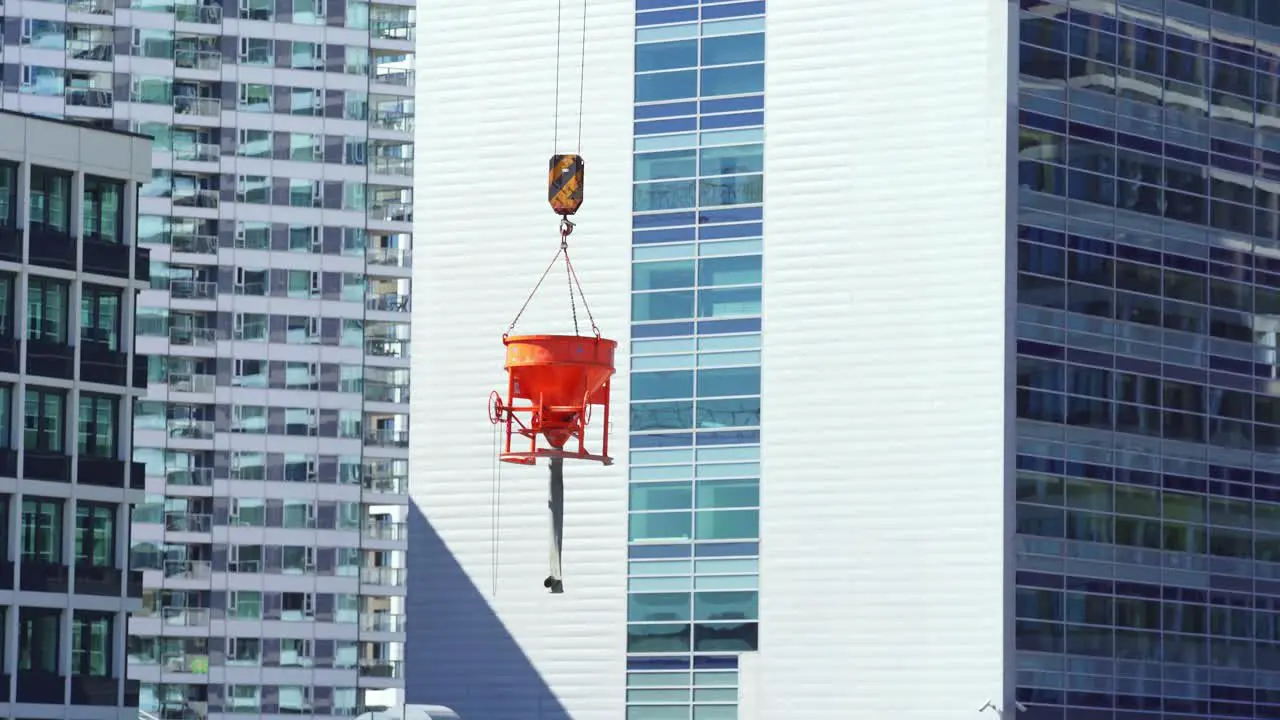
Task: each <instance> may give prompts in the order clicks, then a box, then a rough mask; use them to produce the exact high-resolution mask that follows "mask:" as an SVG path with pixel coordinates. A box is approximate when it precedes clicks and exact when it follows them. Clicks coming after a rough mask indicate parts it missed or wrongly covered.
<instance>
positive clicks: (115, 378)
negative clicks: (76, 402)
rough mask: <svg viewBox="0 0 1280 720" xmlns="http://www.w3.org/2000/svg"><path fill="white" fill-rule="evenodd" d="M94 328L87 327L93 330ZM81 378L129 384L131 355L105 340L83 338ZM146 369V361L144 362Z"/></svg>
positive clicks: (86, 380) (110, 383) (107, 382)
mask: <svg viewBox="0 0 1280 720" xmlns="http://www.w3.org/2000/svg"><path fill="white" fill-rule="evenodd" d="M92 329H93V328H86V331H87V330H92ZM81 340H82V342H81V343H80V379H81V380H84V381H85V382H94V383H102V384H104V385H120V386H125V385H128V368H129V355H128V354H127V353H122V352H120V351H118V350H112V349H111V346H110V345H108V344H107V343H105V342H96V341H95V340H94V338H92V337H84V338H81ZM142 367H143V369H144V370H145V368H146V363H145V362H144V363H142Z"/></svg>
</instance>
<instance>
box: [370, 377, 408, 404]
mask: <svg viewBox="0 0 1280 720" xmlns="http://www.w3.org/2000/svg"><path fill="white" fill-rule="evenodd" d="M364 399H365V400H368V401H369V402H385V403H398V404H406V403H408V402H409V385H408V384H407V383H387V382H378V381H377V380H365V381H364Z"/></svg>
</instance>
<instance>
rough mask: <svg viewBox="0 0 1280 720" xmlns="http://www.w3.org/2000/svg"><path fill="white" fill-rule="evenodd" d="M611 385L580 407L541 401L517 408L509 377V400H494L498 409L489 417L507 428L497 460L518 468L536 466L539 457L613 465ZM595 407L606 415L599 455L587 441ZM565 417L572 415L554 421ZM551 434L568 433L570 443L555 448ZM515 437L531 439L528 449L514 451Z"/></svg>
mask: <svg viewBox="0 0 1280 720" xmlns="http://www.w3.org/2000/svg"><path fill="white" fill-rule="evenodd" d="M611 385H612V381H611V380H609V381H606V382H605V384H604V385H602V386H601V387H600V388H599V389H598V390H596V391H595V392H593V393H591V395H590V396H589V397H586V398H583V402H582V405H580V406H570V405H565V406H554V405H552V406H544V405H543V404H542V403H541V401H539V402H538V403H530V404H528V405H517V404H516V403H515V400H514V397H515V379H514V378H513V377H511V376H510V375H508V377H507V394H506V397H505V398H502V397H498V398H496V399H495V405H496V406H495V407H494V408H493V409H492V412H491V418H490V419H491V420H493V421H494V422H495V423H501V424H502V425H504V429H503V435H504V438H503V443H502V452H501V453H499V455H498V459H500V460H502V461H503V462H508V463H513V464H516V465H534V464H536V463H537V461H538V458H556V457H558V458H566V459H570V460H590V461H593V462H598V463H603V464H605V465H612V464H613V458H611V457H609V410H610V402H609V399H610V389H611ZM593 407H599V408H600V411H601V412H602V413H603V414H604V420H603V421H602V422H601V424H600V430H601V433H602V437H601V444H600V452H598V453H595V452H591V451H590V450H588V449H587V440H586V431H587V425H588V424H589V422H588V421H589V420H590V416H591V413H592V412H593V409H592V408H593ZM525 415H527V416H528V418H527V420H526V419H523V418H522V416H525ZM549 415H550V416H551V417H550V418H548V416H549ZM566 415H567V416H569V417H568V419H566V420H559V419H555V416H566ZM549 432H550V433H563V434H567V436H568V441H567V442H566V443H565V444H564V445H563V446H561V447H555V446H553V445H552V444H551V442H550V441H549V440H547V433H549ZM516 436H522V437H526V438H528V439H529V449H528V450H516V449H513V448H512V439H513V438H514V437H516ZM539 437H542V438H543V441H542V444H541V445H540V443H539V440H538V438H539ZM575 441H576V443H575ZM574 444H576V445H577V448H576V449H574V450H568V449H565V448H566V447H567V446H571V445H574Z"/></svg>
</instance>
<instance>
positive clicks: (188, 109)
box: [173, 95, 222, 117]
mask: <svg viewBox="0 0 1280 720" xmlns="http://www.w3.org/2000/svg"><path fill="white" fill-rule="evenodd" d="M173 111H174V113H176V114H178V115H200V116H203V117H217V116H218V115H221V114H222V101H221V100H218V99H217V98H201V97H191V96H189V95H178V96H175V97H174V98H173Z"/></svg>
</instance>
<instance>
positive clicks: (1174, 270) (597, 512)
mask: <svg viewBox="0 0 1280 720" xmlns="http://www.w3.org/2000/svg"><path fill="white" fill-rule="evenodd" d="M548 5H549V3H546V2H534V1H532V0H527V1H525V2H517V1H516V0H512V1H511V2H509V3H507V4H506V7H504V12H503V14H502V15H500V16H498V15H492V14H489V15H483V14H481V13H479V12H477V11H476V10H475V9H474V7H473V4H472V3H465V2H436V3H431V4H430V5H429V6H427V7H426V8H425V9H424V17H423V18H422V25H421V33H422V35H423V38H422V42H423V43H424V46H430V47H432V48H433V49H434V51H435V53H436V54H437V57H439V58H446V57H455V58H463V57H465V58H468V60H467V62H466V65H465V67H463V68H461V69H460V68H459V67H458V66H456V65H450V64H447V63H443V62H434V61H426V62H424V63H423V65H422V66H421V67H420V68H419V76H420V78H419V81H420V83H421V85H420V87H421V88H422V89H423V92H424V93H425V94H426V95H427V96H429V97H431V98H432V104H433V107H435V108H437V109H438V112H436V113H433V117H432V122H431V127H430V128H425V127H424V128H420V131H421V134H420V136H419V138H418V142H419V147H420V148H421V149H422V150H423V152H424V153H428V154H429V155H430V156H431V157H433V158H434V157H446V156H447V157H450V158H451V159H452V156H450V155H446V154H444V153H441V152H439V150H441V149H443V145H444V144H445V143H454V142H457V141H462V142H464V144H465V148H463V149H462V150H461V152H460V153H459V154H460V155H461V156H462V157H465V158H466V164H465V170H462V171H459V172H456V173H455V172H446V171H443V169H442V170H441V171H440V172H435V171H434V170H433V169H431V168H428V172H424V173H423V176H422V179H421V181H420V182H419V185H418V187H417V191H418V202H419V204H420V207H419V208H418V217H420V218H423V217H431V218H432V226H431V227H432V231H433V232H434V233H435V234H436V237H437V238H439V242H433V244H432V246H431V248H430V249H429V251H427V252H426V253H425V255H424V254H422V253H420V254H419V256H418V260H419V262H418V263H417V265H416V269H415V272H416V278H415V279H416V280H417V283H416V287H417V289H418V291H419V293H420V298H419V300H420V302H419V304H418V310H419V311H420V315H419V317H418V318H416V323H415V327H416V329H417V330H418V331H419V332H420V333H422V336H423V337H425V338H430V339H431V341H432V344H431V346H429V347H425V348H421V350H422V352H419V353H418V354H417V355H416V356H415V360H414V362H415V365H414V367H415V372H416V373H417V374H418V376H419V377H431V378H433V382H432V384H431V386H430V388H429V389H427V390H423V391H421V392H419V393H418V394H417V396H416V400H417V401H418V402H420V403H421V405H420V408H421V410H422V413H421V414H420V415H419V414H415V416H414V430H413V431H414V438H413V440H414V442H413V448H414V449H413V451H412V452H414V453H420V454H414V456H413V460H412V467H413V479H412V482H411V490H410V494H411V497H412V500H413V509H412V510H411V516H412V520H411V528H410V536H411V538H412V546H413V550H412V552H411V553H410V560H411V565H412V566H411V570H412V572H411V578H412V580H411V589H410V593H409V604H410V608H412V609H411V610H410V612H411V614H412V616H413V618H414V620H413V623H412V625H411V628H412V632H411V633H410V637H409V645H408V657H409V668H410V672H411V673H412V674H413V675H414V676H415V678H422V682H421V683H414V684H413V686H412V687H411V688H410V690H409V700H410V701H411V702H427V701H431V702H441V703H445V704H448V705H449V706H450V707H452V708H453V709H455V710H457V711H458V712H459V714H461V715H462V716H463V717H471V716H475V717H484V718H486V719H491V720H507V719H508V718H511V719H515V718H543V719H544V720H550V719H553V718H554V719H556V720H559V719H561V718H567V717H572V718H575V720H587V719H591V720H595V719H599V720H606V719H612V718H622V717H625V718H628V720H725V719H731V718H740V719H742V720H750V719H754V718H759V719H761V720H775V719H781V718H812V719H814V720H818V719H827V718H830V719H832V720H836V719H839V720H846V719H847V718H853V717H893V718H909V719H912V720H916V719H919V720H926V719H928V720H932V719H935V718H953V717H990V718H996V717H997V716H1000V717H1003V718H1005V720H1009V719H1010V718H1014V717H1017V718H1022V719H1023V720H1076V719H1077V718H1079V719H1084V718H1088V719H1090V720H1092V719H1094V718H1098V719H1106V720H1148V719H1154V718H1157V717H1164V718H1169V717H1178V718H1187V719H1190V718H1197V717H1203V718H1210V717H1212V718H1225V717H1270V716H1273V715H1276V714H1277V713H1280V671H1278V669H1280V655H1278V654H1277V653H1280V621H1278V620H1277V618H1280V612H1278V610H1280V360H1278V359H1277V358H1278V356H1277V331H1278V330H1280V200H1278V199H1277V198H1278V197H1280V121H1277V118H1280V4H1278V3H1275V2H1261V1H1260V0H1259V1H1258V2H1253V1H1252V0H1213V1H1212V2H1210V0H1091V1H1082V0H1070V1H1068V0H1021V1H1020V2H1006V0H969V1H967V2H938V1H937V0H868V1H866V2H855V3H849V2H829V1H819V0H807V1H803V2H799V1H792V0H773V1H772V2H769V3H768V5H767V7H766V3H765V2H754V1H748V0H743V1H739V2H734V1H732V0H730V1H719V0H701V1H700V2H698V1H697V0H634V2H633V0H598V1H595V2H588V3H587V29H586V32H585V35H586V45H585V52H584V53H582V57H585V59H586V67H585V72H584V73H583V74H582V76H583V77H585V88H584V91H583V92H582V97H583V99H584V102H583V106H582V113H581V115H579V113H578V100H577V99H578V97H579V87H578V79H579V77H580V74H579V68H578V67H577V63H578V62H579V51H578V48H579V44H578V43H579V42H580V38H581V37H582V35H583V32H582V21H581V19H580V14H581V8H582V4H581V2H573V1H566V2H564V3H562V5H563V7H562V12H560V13H559V17H560V20H559V24H560V33H559V43H557V15H558V13H557V12H556V8H554V7H552V8H548V7H547V6H548ZM557 63H558V66H559V73H558V75H559V78H558V80H557V72H556V69H557ZM625 78H633V82H627V81H626V80H625ZM556 98H559V108H558V112H556V108H555V103H556ZM557 115H558V122H557V120H556V118H557ZM557 125H558V128H559V129H558V131H557V130H556V128H555V126H557ZM579 126H581V127H582V131H581V132H582V137H581V152H582V154H583V155H584V156H585V157H586V161H587V165H588V172H587V173H586V201H585V204H584V207H583V210H582V212H581V214H580V216H579V219H580V222H579V224H578V228H577V230H576V231H575V232H574V234H573V236H572V237H571V239H570V247H571V249H572V250H573V251H574V253H575V256H574V257H575V262H576V265H577V267H578V269H579V272H580V274H581V276H582V279H583V283H584V285H585V288H586V290H587V294H588V295H589V296H590V297H591V299H592V301H593V305H592V308H593V309H594V310H595V313H596V318H597V320H598V321H599V324H600V326H601V328H602V329H603V331H604V332H605V334H606V335H607V336H610V337H615V338H618V339H620V340H622V341H623V342H624V345H626V346H627V347H628V349H629V353H627V357H623V358H620V360H619V368H618V377H617V379H616V382H615V385H614V394H615V398H616V400H618V401H619V405H618V409H617V410H616V411H615V413H614V417H613V418H612V420H613V422H614V423H615V425H614V428H615V431H614V436H613V437H612V438H611V445H612V447H613V448H615V456H616V458H617V463H616V464H615V465H614V466H613V467H607V468H602V467H598V466H591V465H586V464H570V465H569V466H568V468H567V469H566V498H567V501H566V503H567V510H566V529H565V584H566V592H565V594H564V595H549V594H546V593H545V591H543V590H542V588H541V584H540V581H541V578H542V577H543V576H544V575H545V574H546V568H545V563H546V561H545V552H546V543H547V542H548V541H547V537H546V536H547V534H548V531H547V527H546V519H545V517H544V514H545V494H546V492H547V491H546V479H545V473H546V469H545V467H538V468H517V467H512V466H507V467H506V468H504V469H503V470H502V472H501V473H499V472H497V471H496V470H495V469H494V468H493V464H492V457H493V448H492V446H491V445H492V439H491V437H490V436H489V434H488V433H487V432H486V428H485V427H484V423H483V421H482V420H481V418H482V416H483V407H484V402H485V401H484V398H485V396H486V394H487V392H488V390H489V389H490V388H492V387H497V386H499V384H500V383H501V382H502V373H501V367H500V366H501V359H502V346H501V345H500V343H499V342H498V339H499V337H500V336H501V334H502V332H503V331H504V330H505V329H506V327H507V321H508V319H509V318H510V316H511V315H514V313H515V311H516V310H517V309H518V308H519V307H520V303H521V302H522V301H523V299H524V293H525V292H527V289H526V288H527V287H529V286H532V283H533V282H534V281H535V280H536V279H537V277H538V273H539V272H541V268H542V265H543V263H545V262H546V261H545V259H543V258H544V255H545V256H547V257H549V256H550V254H551V253H552V252H554V248H555V239H556V237H555V234H554V228H553V226H554V217H553V216H551V215H550V211H549V209H547V208H546V206H545V204H544V201H543V193H542V188H541V183H542V172H543V168H544V167H545V162H546V160H545V155H548V154H550V153H551V152H552V151H553V147H552V140H553V137H554V136H556V135H558V140H559V141H558V143H557V144H556V146H555V148H554V149H556V150H559V151H573V150H575V149H577V137H576V133H577V128H578V127H579ZM459 178H465V181H464V182H462V183H459ZM460 197H465V198H473V199H475V201H476V203H478V204H482V205H483V207H484V208H485V209H484V210H482V211H477V210H476V206H475V205H474V204H471V203H469V202H461V201H460V200H459V198H460ZM543 228H545V230H544V229H543ZM762 288H763V289H762ZM563 295H564V292H563V290H560V291H559V292H558V293H556V294H555V295H549V296H547V297H548V298H550V299H548V300H546V301H545V302H546V303H548V304H547V305H546V306H545V310H543V311H539V312H538V313H537V314H536V316H535V317H530V316H529V314H526V318H525V319H523V320H522V321H521V323H522V325H521V328H522V329H527V330H530V331H544V330H545V331H561V330H563V329H564V328H565V324H564V323H563V322H561V323H560V324H558V325H557V324H556V322H555V321H556V319H557V316H554V315H552V314H551V313H552V310H551V305H550V304H549V303H550V302H552V301H557V302H561V303H563V304H564V306H565V307H564V308H563V309H560V308H558V307H557V308H556V311H558V312H560V313H561V315H560V316H559V317H565V316H567V313H568V312H569V311H568V308H567V302H566V300H565V299H563ZM628 401H629V410H624V409H623V408H624V403H627V402H628ZM980 708H984V709H983V710H980Z"/></svg>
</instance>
